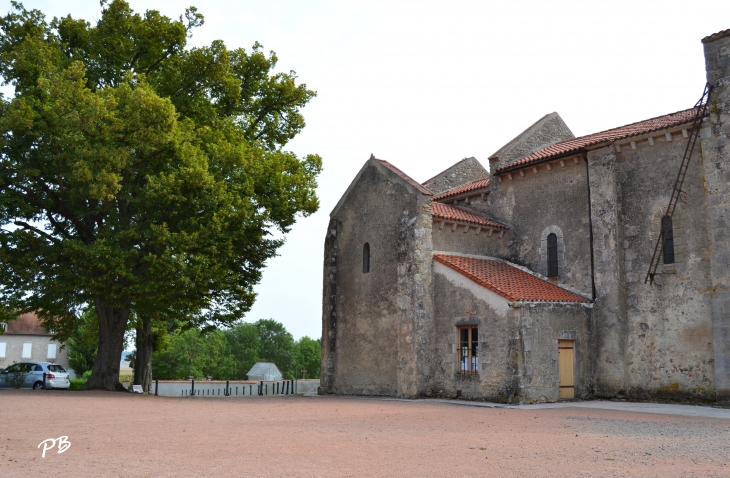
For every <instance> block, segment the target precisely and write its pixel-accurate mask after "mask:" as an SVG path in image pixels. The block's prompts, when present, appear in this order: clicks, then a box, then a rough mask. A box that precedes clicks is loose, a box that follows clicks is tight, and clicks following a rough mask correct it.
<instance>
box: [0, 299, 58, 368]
mask: <svg viewBox="0 0 730 478" xmlns="http://www.w3.org/2000/svg"><path fill="white" fill-rule="evenodd" d="M0 328H2V329H3V331H4V333H2V332H0V369H3V368H5V367H7V366H8V365H11V364H12V363H13V362H30V361H35V362H53V363H57V364H59V365H63V366H64V367H65V368H67V369H68V357H67V356H66V350H65V349H64V348H61V343H59V342H58V341H56V340H54V339H53V333H52V332H51V331H50V330H48V329H46V328H44V327H43V326H42V325H41V322H40V320H39V319H38V317H37V316H36V315H35V314H34V313H32V312H30V313H27V314H22V315H20V316H18V318H17V319H15V320H13V321H10V322H8V323H7V324H5V323H2V324H0Z"/></svg>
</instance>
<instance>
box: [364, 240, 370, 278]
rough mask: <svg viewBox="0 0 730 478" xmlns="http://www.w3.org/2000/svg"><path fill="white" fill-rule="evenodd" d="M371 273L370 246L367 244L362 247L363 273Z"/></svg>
mask: <svg viewBox="0 0 730 478" xmlns="http://www.w3.org/2000/svg"><path fill="white" fill-rule="evenodd" d="M368 272H370V244H368V243H367V242H366V243H365V245H363V246H362V273H363V274H367V273H368Z"/></svg>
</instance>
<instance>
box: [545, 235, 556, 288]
mask: <svg viewBox="0 0 730 478" xmlns="http://www.w3.org/2000/svg"><path fill="white" fill-rule="evenodd" d="M547 253H548V267H547V270H548V274H547V275H548V277H557V276H558V236H557V235H555V233H554V232H553V233H550V234H548V237H547Z"/></svg>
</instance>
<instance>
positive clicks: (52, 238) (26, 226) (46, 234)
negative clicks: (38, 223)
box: [13, 221, 58, 243]
mask: <svg viewBox="0 0 730 478" xmlns="http://www.w3.org/2000/svg"><path fill="white" fill-rule="evenodd" d="M13 224H15V225H16V226H20V227H22V228H23V229H26V230H28V231H33V232H35V233H36V234H38V235H40V236H43V237H45V238H46V239H48V240H49V241H52V242H55V243H58V239H56V238H55V237H53V236H51V235H50V234H48V233H47V232H44V231H41V230H40V229H38V228H37V227H33V226H31V225H30V224H28V223H27V222H24V221H15V222H14V223H13Z"/></svg>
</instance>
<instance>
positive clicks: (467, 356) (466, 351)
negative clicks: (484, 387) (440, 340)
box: [459, 325, 479, 374]
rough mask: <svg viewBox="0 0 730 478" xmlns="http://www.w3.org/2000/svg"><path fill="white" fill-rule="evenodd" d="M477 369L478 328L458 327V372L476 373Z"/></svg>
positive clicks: (471, 326)
mask: <svg viewBox="0 0 730 478" xmlns="http://www.w3.org/2000/svg"><path fill="white" fill-rule="evenodd" d="M478 370H479V328H478V327H477V326H476V325H466V326H462V327H459V373H462V374H477V373H479V372H478Z"/></svg>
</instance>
